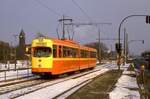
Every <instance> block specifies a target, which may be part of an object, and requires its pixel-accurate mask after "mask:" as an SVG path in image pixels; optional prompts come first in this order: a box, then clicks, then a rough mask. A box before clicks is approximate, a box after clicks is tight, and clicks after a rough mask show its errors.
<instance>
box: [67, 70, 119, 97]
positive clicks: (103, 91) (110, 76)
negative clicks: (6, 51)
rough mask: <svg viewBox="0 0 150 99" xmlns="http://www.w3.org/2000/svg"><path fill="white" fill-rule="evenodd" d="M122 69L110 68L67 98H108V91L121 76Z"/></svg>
mask: <svg viewBox="0 0 150 99" xmlns="http://www.w3.org/2000/svg"><path fill="white" fill-rule="evenodd" d="M121 74H122V71H118V70H111V71H108V72H107V73H105V74H103V75H102V76H99V77H97V78H96V79H94V80H93V81H92V82H91V83H89V84H88V85H86V86H84V87H82V88H81V89H80V90H78V91H77V92H75V93H74V94H73V95H71V96H69V97H68V98H67V99H108V98H109V96H108V92H110V91H111V90H112V88H113V87H114V84H115V83H116V82H117V80H118V78H119V77H120V76H121Z"/></svg>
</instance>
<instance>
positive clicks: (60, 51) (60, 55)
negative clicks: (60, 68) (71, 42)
mask: <svg viewBox="0 0 150 99" xmlns="http://www.w3.org/2000/svg"><path fill="white" fill-rule="evenodd" d="M61 48H62V47H61V46H59V57H62V49H61Z"/></svg>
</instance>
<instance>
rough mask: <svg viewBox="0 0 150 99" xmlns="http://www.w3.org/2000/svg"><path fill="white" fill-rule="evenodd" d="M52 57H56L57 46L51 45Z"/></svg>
mask: <svg viewBox="0 0 150 99" xmlns="http://www.w3.org/2000/svg"><path fill="white" fill-rule="evenodd" d="M53 57H54V58H56V57H57V46H56V45H53Z"/></svg>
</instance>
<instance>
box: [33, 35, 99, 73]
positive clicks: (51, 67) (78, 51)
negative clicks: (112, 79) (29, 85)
mask: <svg viewBox="0 0 150 99" xmlns="http://www.w3.org/2000/svg"><path fill="white" fill-rule="evenodd" d="M31 59H32V73H33V74H37V75H41V76H43V75H58V74H63V73H68V72H73V71H79V70H83V69H87V68H94V67H95V66H96V61H97V51H96V49H94V48H90V47H86V46H83V45H80V44H78V43H76V42H74V41H72V40H67V39H65V40H59V39H50V38H46V37H39V38H35V39H34V40H33V41H32V45H31Z"/></svg>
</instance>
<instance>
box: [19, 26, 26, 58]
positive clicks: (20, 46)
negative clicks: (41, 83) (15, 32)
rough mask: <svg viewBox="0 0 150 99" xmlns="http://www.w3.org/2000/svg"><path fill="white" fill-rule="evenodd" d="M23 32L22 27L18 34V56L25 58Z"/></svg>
mask: <svg viewBox="0 0 150 99" xmlns="http://www.w3.org/2000/svg"><path fill="white" fill-rule="evenodd" d="M25 46H26V45H25V33H24V31H23V29H22V30H21V32H20V34H19V46H18V58H19V59H25Z"/></svg>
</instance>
